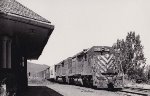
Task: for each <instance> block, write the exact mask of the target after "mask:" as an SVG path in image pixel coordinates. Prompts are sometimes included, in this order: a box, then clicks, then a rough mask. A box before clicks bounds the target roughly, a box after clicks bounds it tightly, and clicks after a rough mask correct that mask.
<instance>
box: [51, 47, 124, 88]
mask: <svg viewBox="0 0 150 96" xmlns="http://www.w3.org/2000/svg"><path fill="white" fill-rule="evenodd" d="M49 70H50V72H49V74H50V75H49V79H53V80H55V81H58V82H63V83H67V84H77V85H83V86H92V87H95V88H120V89H122V88H123V87H124V74H123V72H122V67H121V64H118V63H117V62H116V52H115V50H114V49H113V48H112V47H108V46H93V47H92V48H89V49H84V50H83V51H81V52H79V53H78V54H76V55H74V56H72V57H69V58H67V59H65V60H63V61H61V62H60V63H58V64H55V65H53V66H52V67H50V68H49Z"/></svg>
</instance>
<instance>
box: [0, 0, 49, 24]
mask: <svg viewBox="0 0 150 96" xmlns="http://www.w3.org/2000/svg"><path fill="white" fill-rule="evenodd" d="M0 13H4V14H7V15H11V14H12V15H17V16H19V17H20V16H21V17H24V18H27V19H31V20H36V21H41V22H45V23H50V22H49V21H48V20H46V19H45V18H43V17H41V16H40V15H38V14H36V13H35V12H33V11H32V10H30V9H28V8H27V7H25V6H23V5H22V4H20V3H19V2H17V1H16V0H0Z"/></svg>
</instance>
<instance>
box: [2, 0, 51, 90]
mask: <svg viewBox="0 0 150 96" xmlns="http://www.w3.org/2000/svg"><path fill="white" fill-rule="evenodd" d="M53 30H54V26H53V25H51V22H49V21H48V20H46V19H45V18H43V17H41V16H39V15H38V14H36V13H35V12H33V11H32V10H30V9H28V8H27V7H25V6H23V5H22V4H20V3H19V2H17V1H16V0H0V85H3V84H6V89H7V90H8V91H19V92H20V91H21V90H23V89H26V87H27V84H28V83H27V60H32V59H38V58H39V56H40V55H41V53H42V51H43V49H44V47H45V45H46V44H47V41H48V39H49V37H50V35H51V33H52V31H53Z"/></svg>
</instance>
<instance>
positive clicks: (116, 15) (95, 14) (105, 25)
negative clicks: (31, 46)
mask: <svg viewBox="0 0 150 96" xmlns="http://www.w3.org/2000/svg"><path fill="white" fill-rule="evenodd" d="M17 1H18V2H20V3H21V4H23V5H24V6H26V7H28V8H29V9H31V10H33V11H34V12H36V13H37V14H39V15H40V16H42V17H44V18H46V19H47V20H49V21H50V22H51V24H52V25H54V26H55V29H54V31H53V33H52V35H51V36H50V38H49V41H48V43H47V45H46V46H45V48H44V50H43V53H42V55H41V56H40V57H39V59H38V60H31V61H30V62H34V63H38V64H46V65H49V66H51V65H53V64H57V63H59V62H60V61H62V60H64V59H66V58H68V57H71V56H73V55H75V54H76V53H78V52H80V51H82V50H83V49H87V48H90V47H92V46H103V45H105V46H112V45H113V44H114V43H116V41H117V39H125V37H126V35H127V33H128V32H130V31H135V33H136V35H138V34H139V35H140V39H141V44H142V45H143V46H144V54H145V57H146V58H147V61H146V63H147V64H150V59H149V58H150V50H149V49H150V45H149V41H150V37H149V36H150V35H149V34H150V33H149V32H150V6H149V5H150V0H17Z"/></svg>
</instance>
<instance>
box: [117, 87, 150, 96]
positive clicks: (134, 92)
mask: <svg viewBox="0 0 150 96" xmlns="http://www.w3.org/2000/svg"><path fill="white" fill-rule="evenodd" d="M119 92H121V93H125V95H126V96H150V89H143V88H130V87H126V88H125V89H123V90H121V91H119Z"/></svg>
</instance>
